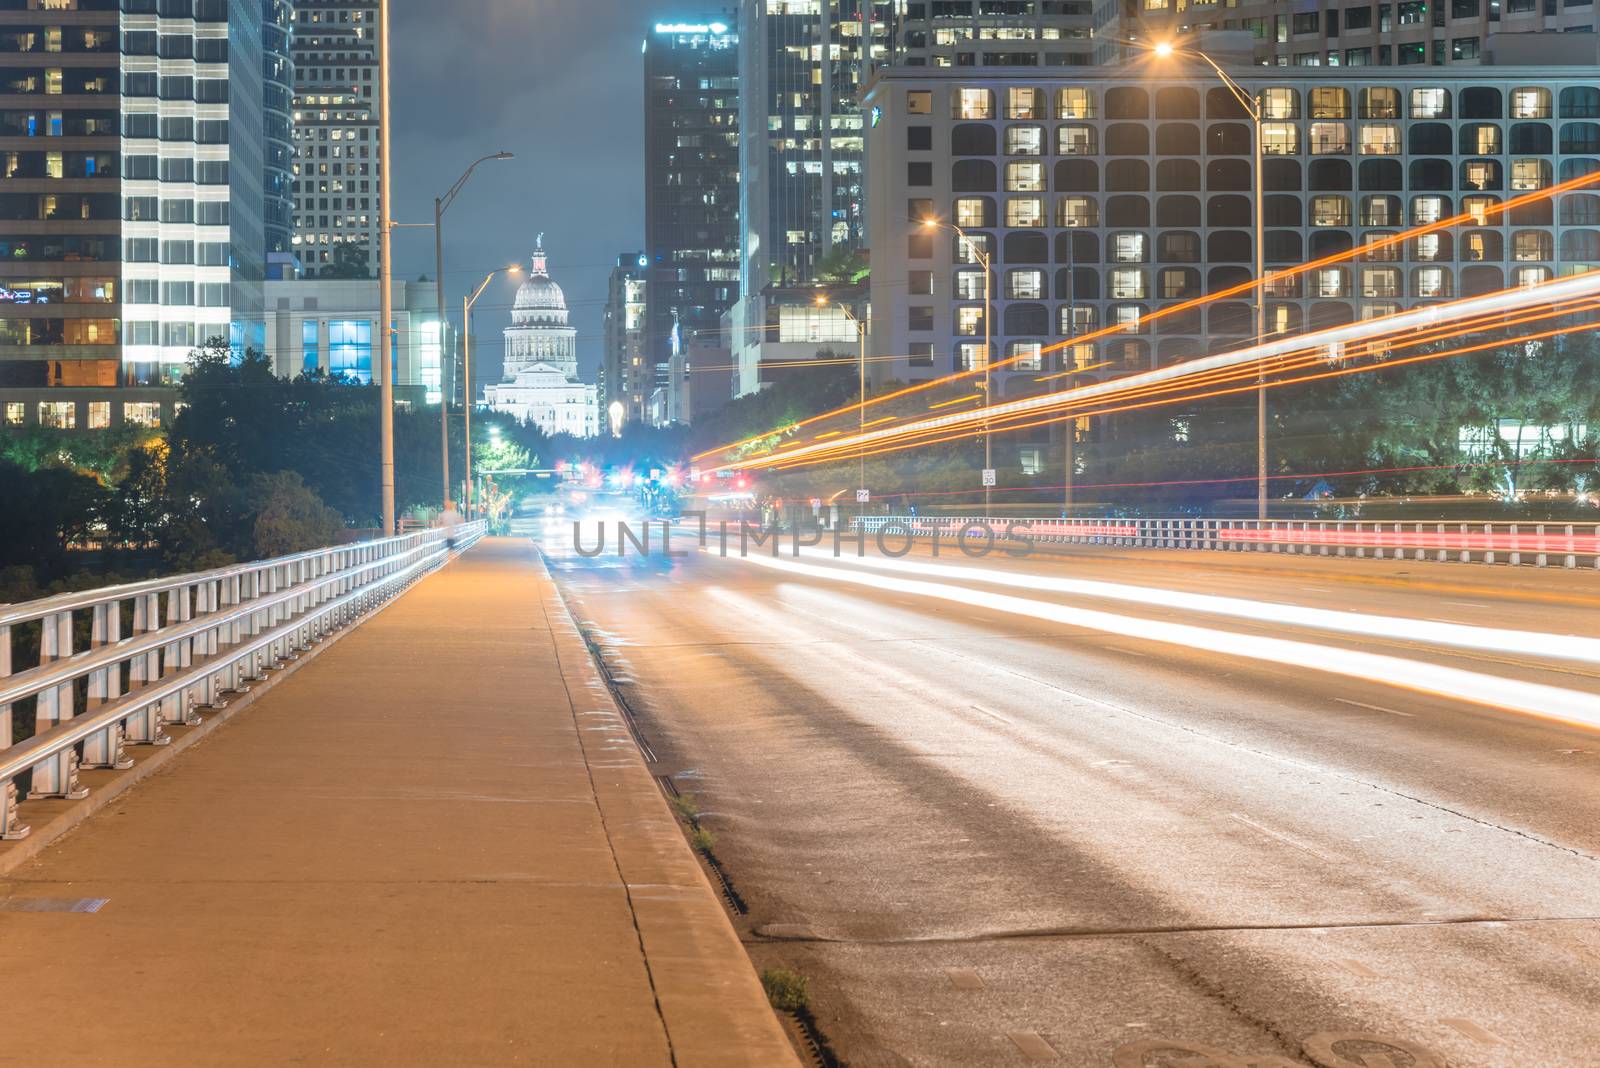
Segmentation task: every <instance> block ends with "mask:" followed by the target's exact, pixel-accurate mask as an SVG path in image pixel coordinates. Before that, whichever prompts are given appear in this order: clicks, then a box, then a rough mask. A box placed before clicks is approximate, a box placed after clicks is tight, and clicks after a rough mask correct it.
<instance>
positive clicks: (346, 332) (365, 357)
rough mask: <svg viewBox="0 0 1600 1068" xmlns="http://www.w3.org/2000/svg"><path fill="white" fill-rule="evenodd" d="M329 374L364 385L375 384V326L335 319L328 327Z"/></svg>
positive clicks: (366, 320) (362, 321) (363, 320)
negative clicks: (373, 375) (373, 345)
mask: <svg viewBox="0 0 1600 1068" xmlns="http://www.w3.org/2000/svg"><path fill="white" fill-rule="evenodd" d="M328 373H329V374H330V375H334V376H342V377H344V378H345V379H346V380H347V381H350V382H356V383H359V384H361V385H371V384H372V322H371V320H369V319H334V320H331V321H330V322H329V323H328Z"/></svg>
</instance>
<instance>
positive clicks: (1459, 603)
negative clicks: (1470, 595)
mask: <svg viewBox="0 0 1600 1068" xmlns="http://www.w3.org/2000/svg"><path fill="white" fill-rule="evenodd" d="M1439 603H1440V604H1452V605H1455V606H1456V607H1457V608H1489V607H1492V606H1490V605H1486V604H1478V603H1477V602H1476V601H1440V602H1439Z"/></svg>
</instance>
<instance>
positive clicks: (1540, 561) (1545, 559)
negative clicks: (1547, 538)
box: [1533, 523, 1550, 567]
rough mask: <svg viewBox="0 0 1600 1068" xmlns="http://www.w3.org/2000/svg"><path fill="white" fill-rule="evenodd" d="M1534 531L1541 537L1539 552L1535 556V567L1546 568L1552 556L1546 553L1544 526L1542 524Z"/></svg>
mask: <svg viewBox="0 0 1600 1068" xmlns="http://www.w3.org/2000/svg"><path fill="white" fill-rule="evenodd" d="M1533 530H1534V533H1535V534H1537V535H1538V537H1539V552H1538V554H1537V555H1535V556H1534V566H1535V567H1544V566H1546V565H1547V564H1549V562H1550V554H1549V553H1546V552H1545V551H1544V550H1545V544H1544V524H1543V523H1540V524H1539V525H1538V526H1536V527H1534V528H1533Z"/></svg>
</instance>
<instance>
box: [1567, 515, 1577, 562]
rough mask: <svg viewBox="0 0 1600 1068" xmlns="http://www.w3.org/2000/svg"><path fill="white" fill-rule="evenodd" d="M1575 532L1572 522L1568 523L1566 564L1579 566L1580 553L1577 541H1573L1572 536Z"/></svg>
mask: <svg viewBox="0 0 1600 1068" xmlns="http://www.w3.org/2000/svg"><path fill="white" fill-rule="evenodd" d="M1573 533H1574V532H1573V529H1572V524H1571V523H1568V524H1567V562H1566V566H1567V567H1577V566H1578V554H1577V552H1576V551H1575V550H1576V549H1577V544H1576V542H1574V541H1573V537H1572V535H1573Z"/></svg>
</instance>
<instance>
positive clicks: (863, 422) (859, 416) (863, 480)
mask: <svg viewBox="0 0 1600 1068" xmlns="http://www.w3.org/2000/svg"><path fill="white" fill-rule="evenodd" d="M827 304H828V298H827V297H826V296H822V295H819V296H818V297H817V307H819V308H822V307H826V306H827ZM839 310H840V311H841V312H843V313H844V317H845V318H846V319H849V320H850V322H851V323H852V324H854V325H855V328H856V337H857V340H858V341H859V342H860V344H861V356H860V359H859V360H857V362H856V368H857V377H858V378H859V379H860V383H861V385H860V388H861V396H860V400H859V403H858V404H857V405H856V425H857V433H860V432H863V431H865V430H866V429H867V324H866V323H864V322H862V321H861V320H860V319H859V318H857V317H856V316H855V315H854V314H853V313H852V312H851V311H850V309H849V308H848V307H847V306H845V305H843V304H840V305H839ZM858 488H859V489H861V490H865V489H866V488H867V454H866V452H865V450H863V451H862V453H861V456H860V471H859V486H858Z"/></svg>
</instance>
